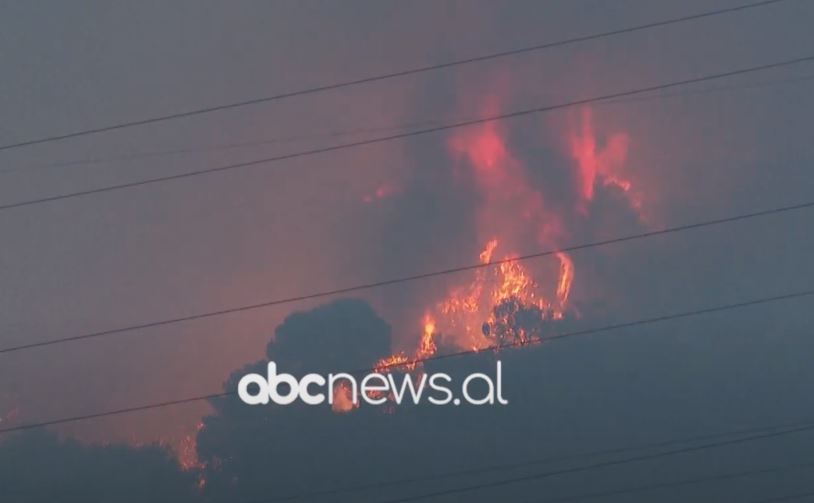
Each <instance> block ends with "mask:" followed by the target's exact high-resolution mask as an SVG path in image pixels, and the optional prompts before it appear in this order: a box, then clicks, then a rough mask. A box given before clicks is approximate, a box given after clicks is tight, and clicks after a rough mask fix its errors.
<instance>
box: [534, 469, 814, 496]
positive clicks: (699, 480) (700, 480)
mask: <svg viewBox="0 0 814 503" xmlns="http://www.w3.org/2000/svg"><path fill="white" fill-rule="evenodd" d="M811 467H814V463H810V462H809V463H797V464H792V465H783V466H773V467H770V468H761V469H757V470H746V471H739V472H730V473H722V474H719V475H710V476H707V477H696V478H691V479H683V480H676V481H671V482H659V483H655V484H646V485H640V486H634V487H626V488H622V489H612V490H608V491H596V492H592V493H583V494H577V495H574V496H566V497H563V498H554V499H544V500H536V501H535V502H534V503H566V502H570V501H582V500H586V499H596V498H605V497H607V496H620V495H622V494H633V493H639V492H645V491H654V490H658V489H669V488H674V487H682V486H688V485H695V484H704V483H707V482H720V481H723V480H730V479H737V478H743V477H753V476H756V475H766V474H769V473H784V472H790V471H795V470H801V469H805V468H811Z"/></svg>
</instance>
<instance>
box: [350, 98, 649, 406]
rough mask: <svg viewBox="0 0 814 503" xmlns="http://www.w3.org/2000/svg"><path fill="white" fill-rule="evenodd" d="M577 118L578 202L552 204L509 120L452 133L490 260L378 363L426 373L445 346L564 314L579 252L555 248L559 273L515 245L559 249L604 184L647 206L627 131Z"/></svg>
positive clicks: (537, 329)
mask: <svg viewBox="0 0 814 503" xmlns="http://www.w3.org/2000/svg"><path fill="white" fill-rule="evenodd" d="M494 104H495V103H494V102H491V105H494ZM487 112H489V111H487ZM491 112H494V110H491ZM577 124H578V127H577V128H572V129H571V130H570V133H569V134H568V136H567V138H568V143H567V147H568V150H569V151H568V153H569V154H570V155H571V158H572V159H573V160H574V163H573V165H572V166H571V168H572V169H573V171H572V174H573V176H572V177H571V179H572V180H574V181H575V183H574V185H573V186H572V187H571V189H570V190H571V191H572V193H570V194H569V195H570V196H571V200H570V201H571V202H573V203H575V204H568V205H563V203H562V200H559V201H555V202H554V203H550V202H549V201H548V200H547V199H545V198H544V197H543V194H544V192H543V190H542V189H538V188H536V187H535V184H534V183H531V181H530V176H531V170H530V169H529V168H528V167H527V166H526V165H525V164H524V163H523V162H521V160H520V159H519V158H518V157H517V156H516V155H515V154H514V153H513V152H512V151H511V149H510V148H509V147H508V143H507V142H506V139H505V137H506V131H505V130H504V129H503V128H504V127H505V124H500V123H496V122H487V123H484V124H481V125H478V126H477V127H469V128H463V129H461V130H459V131H456V132H455V133H453V135H452V136H451V137H450V139H449V141H448V148H449V151H450V153H451V155H452V157H453V159H454V160H455V161H456V162H455V164H454V167H455V174H456V176H458V177H459V178H460V179H461V180H462V182H463V184H464V187H465V188H467V190H472V187H474V190H476V191H477V192H478V193H477V197H478V199H479V201H480V204H479V206H478V209H477V210H476V211H477V213H476V215H475V217H476V218H475V219H476V225H477V231H478V232H479V233H480V235H481V237H482V238H483V239H482V243H483V247H482V248H481V250H480V252H479V253H478V254H477V256H478V257H479V259H480V263H481V264H482V265H483V266H484V267H481V268H476V269H474V270H473V271H472V272H471V276H470V279H469V280H468V281H467V282H464V283H458V284H455V285H452V286H450V287H449V288H448V289H447V291H446V293H445V294H444V295H443V296H442V297H441V298H440V299H439V298H436V299H434V300H430V303H429V307H428V308H427V309H426V310H425V311H424V314H423V317H422V318H421V320H420V327H421V335H420V337H419V339H418V343H417V345H416V347H415V350H414V351H412V352H399V353H396V354H393V355H391V356H389V357H387V358H383V359H382V360H380V361H379V362H378V363H377V364H376V366H375V369H376V371H377V372H381V373H387V372H391V371H394V370H396V369H398V370H400V371H406V372H414V371H416V372H421V369H420V366H421V364H420V361H421V360H422V359H425V358H428V357H431V356H432V355H434V354H436V352H437V351H438V347H439V346H443V347H445V348H461V349H472V350H481V349H486V348H490V347H494V346H501V345H505V344H510V345H524V344H528V343H531V342H534V341H539V340H542V339H543V338H544V337H545V335H546V333H547V331H548V330H549V327H550V326H551V325H552V324H554V323H557V322H558V321H559V320H562V319H564V318H565V317H566V315H567V313H568V312H569V299H570V297H571V293H572V285H573V282H574V275H575V268H574V262H573V261H572V259H571V257H570V256H569V255H568V254H567V253H565V252H557V253H554V254H553V255H552V257H551V259H554V260H556V261H557V267H556V268H550V269H549V270H550V271H552V272H549V273H545V272H540V271H543V270H546V267H550V265H551V263H550V262H549V263H545V262H544V259H543V260H539V261H536V262H535V263H534V264H533V266H534V267H535V269H534V270H533V272H532V270H531V269H530V268H529V267H530V266H532V264H527V263H525V262H522V261H520V260H517V257H518V255H517V253H516V250H518V249H522V247H524V246H531V243H534V244H536V245H537V246H543V247H545V248H547V249H551V248H554V249H556V248H557V247H558V246H560V244H561V242H562V241H563V239H564V238H566V237H568V236H569V235H570V233H569V232H567V230H566V223H569V222H577V223H578V222H582V221H584V217H585V216H587V214H588V212H589V210H590V204H589V203H590V202H591V201H592V200H593V199H594V196H595V193H596V191H598V190H602V188H604V187H610V188H613V189H614V190H620V191H621V192H622V193H623V194H625V197H626V199H627V201H628V205H629V206H630V207H632V208H635V209H637V210H638V209H639V200H638V198H637V196H636V195H635V194H634V193H633V190H632V183H631V182H630V181H629V180H627V179H626V178H624V177H623V175H622V167H623V165H624V163H625V161H626V159H627V151H628V146H629V138H628V135H627V134H625V133H615V134H611V135H610V136H607V137H604V138H602V139H601V141H597V136H596V133H595V129H594V123H593V116H592V113H591V110H590V108H583V109H582V110H581V111H580V113H579V115H578V121H577ZM566 190H568V189H566ZM549 193H550V192H549ZM561 199H562V198H561ZM473 255H474V254H473ZM538 268H539V270H538ZM553 271H556V273H554V272H553ZM571 312H574V310H571ZM344 391H345V392H347V390H344ZM336 408H338V409H340V410H341V411H349V410H351V409H352V408H353V407H352V406H351V405H350V404H344V405H341V404H340V405H339V407H337V406H335V409H336Z"/></svg>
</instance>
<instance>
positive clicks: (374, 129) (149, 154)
mask: <svg viewBox="0 0 814 503" xmlns="http://www.w3.org/2000/svg"><path fill="white" fill-rule="evenodd" d="M811 80H814V75H800V76H792V77H787V78H782V79H772V80H764V81H762V82H744V83H737V84H729V85H721V86H716V87H709V88H703V89H689V90H684V91H676V92H673V93H669V94H667V93H661V94H652V95H644V96H633V97H629V98H618V99H615V100H608V101H603V102H601V103H597V106H606V105H618V104H626V103H640V102H645V101H653V100H666V99H672V98H681V97H687V96H701V95H708V94H713V93H719V92H723V91H740V90H745V89H760V88H766V87H773V86H778V85H784V84H794V83H799V82H809V81H811ZM472 118H473V117H471V116H469V117H457V118H451V119H450V120H456V121H458V120H471V119H472ZM443 122H444V121H443V120H440V119H427V120H422V121H415V122H409V123H402V124H390V125H380V126H371V127H363V128H352V129H337V130H333V131H322V132H318V133H313V134H301V135H292V136H284V137H275V138H266V139H257V140H245V141H234V142H230V143H221V144H217V145H210V146H189V147H176V148H168V149H163V150H143V151H139V152H131V153H126V154H119V155H110V156H99V157H86V158H84V159H71V160H64V161H54V162H50V163H44V164H34V165H28V166H8V167H5V168H3V167H0V174H5V173H15V172H22V171H34V170H45V169H56V168H70V167H74V166H92V165H97V166H98V165H103V164H110V163H115V162H126V161H137V160H140V159H156V158H163V157H168V156H175V155H183V154H197V153H203V152H222V151H227V150H238V149H245V148H255V147H266V146H270V145H279V144H290V143H303V142H313V141H315V140H324V139H335V138H346V137H353V136H356V137H358V136H361V135H365V134H372V133H385V132H392V131H410V130H412V129H417V128H421V127H427V126H434V125H438V124H442V123H443Z"/></svg>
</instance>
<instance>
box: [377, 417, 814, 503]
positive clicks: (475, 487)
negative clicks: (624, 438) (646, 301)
mask: <svg viewBox="0 0 814 503" xmlns="http://www.w3.org/2000/svg"><path fill="white" fill-rule="evenodd" d="M811 430H814V424H810V425H806V426H801V427H798V428H794V429H788V430H783V431H779V432H771V433H763V434H758V435H750V436H745V437H740V438H736V439H732V440H722V441H719V442H708V443H705V444H701V445H696V446H691V447H682V448H679V449H672V450H667V451H661V452H657V453H655V454H642V455H638V456H630V457H627V458H621V459H614V460H610V461H602V462H598V463H592V464H587V465H581V466H574V467H570V468H561V469H558V470H551V471H546V472H540V473H533V474H530V475H522V476H518V477H510V478H504V479H499V480H493V481H490V482H481V483H477V484H471V485H466V486H458V487H452V488H448V489H443V490H438V491H431V492H426V493H422V494H416V495H412V496H402V497H398V498H393V499H388V500H383V501H380V502H379V503H407V502H408V501H419V500H423V499H428V498H435V497H438V496H449V495H453V494H462V493H468V492H473V491H479V490H482V489H490V488H493V487H503V486H507V485H511V484H517V483H520V482H528V481H532V480H541V479H546V478H549V477H554V476H559V475H568V474H572V473H580V472H584V471H589V470H596V469H600V468H608V467H611V466H618V465H624V464H628V463H637V462H639V461H650V460H653V459H659V458H663V457H667V456H675V455H678V454H687V453H691V452H698V451H703V450H708V449H714V448H718V447H725V446H730V445H736V444H742V443H745V442H752V441H755V440H763V439H767V438H776V437H780V436H784V435H790V434H794V433H801V432H805V431H811Z"/></svg>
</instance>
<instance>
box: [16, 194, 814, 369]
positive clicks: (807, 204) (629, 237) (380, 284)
mask: <svg viewBox="0 0 814 503" xmlns="http://www.w3.org/2000/svg"><path fill="white" fill-rule="evenodd" d="M812 207H814V201H809V202H805V203H800V204H794V205H790V206H782V207H778V208H772V209H768V210H762V211H756V212H751V213H743V214H739V215H734V216H730V217H725V218H718V219H714V220H706V221H702V222H695V223H691V224H685V225H679V226H675V227H666V228H662V229H658V230H654V231H647V232H641V233H637V234H630V235H627V236H621V237H616V238H611V239H605V240H601V241H593V242H589V243H583V244H578V245H572V246H567V247H564V248H559V249H552V250H545V251H541V252H537V253H531V254H528V255H521V256H519V257H515V258H507V259H501V260H496V261H493V262H490V263H488V264H483V263H480V262H479V263H477V264H469V265H465V266H459V267H453V268H449V269H441V270H437V271H431V272H425V273H421V274H414V275H410V276H402V277H398V278H390V279H386V280H382V281H376V282H372V283H363V284H358V285H353V286H348V287H343V288H337V289H333V290H325V291H321V292H314V293H309V294H303V295H298V296H293V297H286V298H281V299H273V300H268V301H264V302H259V303H255V304H249V305H243V306H236V307H228V308H224V309H218V310H215V311H207V312H203V313H198V314H192V315H188V316H180V317H177V318H169V319H165V320H159V321H151V322H147V323H141V324H138V325H129V326H125V327H119V328H112V329H107V330H101V331H97V332H90V333H85V334H80V335H72V336H67V337H60V338H58V339H50V340H45V341H37V342H30V343H26V344H20V345H17V346H7V347H4V348H0V354H4V353H14V352H18V351H24V350H29V349H34V348H40V347H45V346H53V345H56V344H65V343H69V342H76V341H82V340H88V339H96V338H99V337H107V336H111V335H121V334H126V333H130V332H134V331H136V330H144V329H147V328H155V327H161V326H166V325H173V324H176V323H184V322H188V321H195V320H201V319H206V318H212V317H217V316H223V315H227V314H234V313H240V312H245V311H253V310H256V309H265V308H269V307H273V306H279V305H283V304H291V303H294V302H301V301H305V300H314V299H319V298H323V297H330V296H335V295H340V294H346V293H351V292H358V291H363V290H370V289H374V288H381V287H384V286H390V285H396V284H400V283H407V282H411V281H418V280H422V279H427V278H433V277H438V276H447V275H450V274H457V273H461V272H466V271H472V270H477V269H483V268H487V267H494V266H498V265H501V264H506V263H509V262H515V261H525V260H531V259H536V258H542V257H547V256H551V255H554V254H556V253H559V252H573V251H579V250H585V249H589V248H596V247H600V246H607V245H611V244H617V243H624V242H627V241H635V240H639V239H645V238H650V237H654V236H660V235H664V234H672V233H676V232H683V231H687V230H692V229H699V228H703V227H711V226H715V225H723V224H728V223H732V222H737V221H741V220H748V219H752V218H758V217H765V216H770V215H777V214H782V213H788V212H792V211H799V210H803V209H808V208H812Z"/></svg>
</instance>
